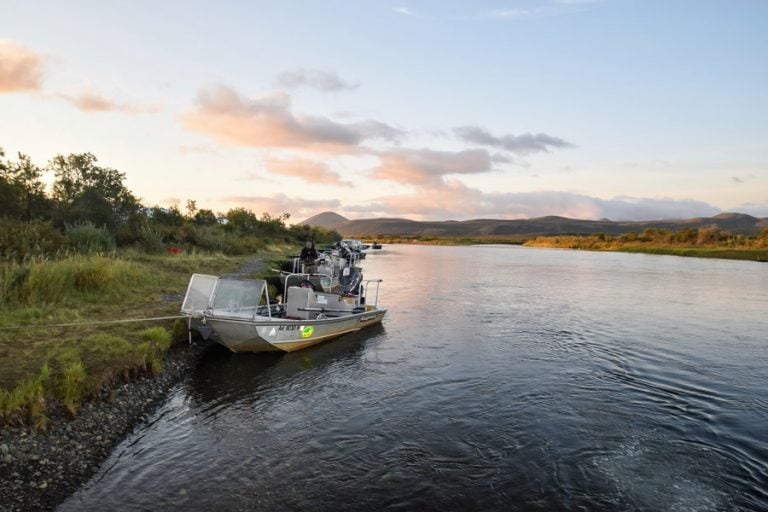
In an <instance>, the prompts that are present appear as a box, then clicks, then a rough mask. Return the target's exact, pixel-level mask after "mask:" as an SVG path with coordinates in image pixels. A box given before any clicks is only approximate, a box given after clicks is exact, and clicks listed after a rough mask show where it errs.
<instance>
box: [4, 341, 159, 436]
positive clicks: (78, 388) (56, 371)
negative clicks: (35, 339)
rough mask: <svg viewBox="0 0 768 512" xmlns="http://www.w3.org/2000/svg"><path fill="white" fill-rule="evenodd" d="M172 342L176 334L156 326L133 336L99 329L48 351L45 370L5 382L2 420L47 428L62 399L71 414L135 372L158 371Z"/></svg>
mask: <svg viewBox="0 0 768 512" xmlns="http://www.w3.org/2000/svg"><path fill="white" fill-rule="evenodd" d="M170 346H171V334H170V333H169V332H168V331H167V330H166V329H165V328H163V327H151V328H148V329H145V330H143V331H141V332H139V333H138V336H137V339H135V340H133V341H131V340H128V339H126V338H123V337H121V336H116V335H113V334H108V333H98V334H93V335H90V336H87V337H85V338H83V339H81V340H77V341H70V342H68V343H67V344H66V346H60V347H58V348H57V349H56V350H52V351H50V352H49V355H50V356H51V359H52V363H53V364H52V365H51V366H50V367H49V365H48V363H45V364H44V365H43V367H42V369H41V371H40V374H39V375H37V376H36V377H34V378H28V379H25V380H23V381H21V382H19V383H18V384H17V385H16V387H15V388H13V389H10V390H6V389H2V388H0V425H2V424H5V425H24V424H25V425H31V426H33V427H34V428H35V429H37V430H44V429H45V427H46V425H47V421H48V414H49V413H50V408H51V407H56V406H57V405H58V404H60V405H61V406H63V407H64V410H66V411H67V412H68V413H69V414H70V415H71V416H72V417H74V416H75V415H76V414H77V411H78V409H79V407H80V404H81V403H82V402H83V400H85V398H86V397H88V396H90V395H94V394H96V393H97V392H98V391H99V390H100V389H102V388H103V387H105V386H111V385H114V384H116V383H118V382H123V381H126V380H129V379H130V378H132V377H134V376H136V375H143V374H156V373H159V372H161V371H162V370H163V360H164V356H165V354H166V352H167V351H168V349H169V348H170Z"/></svg>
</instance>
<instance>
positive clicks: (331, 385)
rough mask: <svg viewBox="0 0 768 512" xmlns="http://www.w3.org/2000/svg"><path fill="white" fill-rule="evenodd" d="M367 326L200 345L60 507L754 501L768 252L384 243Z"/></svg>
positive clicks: (593, 505) (665, 505)
mask: <svg viewBox="0 0 768 512" xmlns="http://www.w3.org/2000/svg"><path fill="white" fill-rule="evenodd" d="M363 264H364V269H365V274H366V277H369V278H372V277H381V278H383V279H384V283H383V285H382V289H381V293H380V297H379V300H380V303H382V304H385V305H386V306H387V307H388V308H389V312H388V313H387V316H386V317H385V319H384V322H383V324H382V325H381V326H376V327H374V328H371V329H370V330H368V331H366V332H361V333H355V334H351V335H347V336H345V337H343V338H339V339H338V340H335V341H331V342H327V343H325V344H323V345H320V346H317V347H313V348H310V349H306V350H304V351H299V352H295V353H292V354H286V355H282V356H281V355H245V354H237V355H235V354H230V353H228V352H227V351H226V349H219V348H218V347H216V349H215V350H212V351H211V352H210V353H208V354H207V356H206V357H205V358H204V359H203V360H202V362H201V363H200V364H199V365H198V367H197V368H196V369H195V370H194V371H193V372H192V373H191V374H190V375H189V377H188V378H187V379H186V380H185V381H184V382H182V383H181V384H180V385H178V386H177V387H176V389H174V390H173V392H172V394H171V396H170V398H169V400H168V401H167V402H166V403H165V404H164V405H163V406H162V407H161V408H160V409H159V410H158V411H157V413H156V414H155V415H154V417H153V418H152V419H151V421H149V422H148V423H147V424H145V425H141V426H140V427H139V428H137V429H136V431H135V432H134V433H133V434H132V435H131V436H130V437H129V438H128V439H126V440H125V441H124V442H123V443H122V444H121V445H119V446H118V448H117V449H116V450H115V452H114V453H113V454H112V456H111V457H110V459H109V460H107V461H106V462H105V463H104V465H103V466H102V468H101V469H100V471H99V473H98V474H97V475H96V476H95V477H94V478H93V480H92V481H91V482H89V483H88V484H87V485H85V486H84V487H83V488H82V489H81V490H80V491H78V492H77V493H76V494H75V495H74V496H72V497H71V498H70V499H69V500H68V501H67V502H65V503H64V504H63V505H62V506H61V507H60V510H62V511H70V510H83V509H87V510H112V511H120V510H265V511H266V510H268V511H276V510H312V511H337V510H354V511H357V510H359V511H370V510H383V509H386V510H440V511H446V510H511V511H515V510H520V511H553V510H555V511H556V510H590V511H600V510H610V511H614V510H652V511H657V510H659V511H662V510H663V511H666V510H668V511H685V510H691V511H709V510H712V511H719V510H744V511H753V510H768V265H766V264H761V263H753V262H738V261H727V260H711V259H694V258H679V257H672V256H652V255H639V254H619V253H596V252H582V251H560V250H548V249H529V248H523V247H496V246H478V247H431V246H408V245H394V246H385V248H384V250H383V251H381V252H378V253H373V254H371V255H369V257H368V258H367V259H366V260H364V261H363Z"/></svg>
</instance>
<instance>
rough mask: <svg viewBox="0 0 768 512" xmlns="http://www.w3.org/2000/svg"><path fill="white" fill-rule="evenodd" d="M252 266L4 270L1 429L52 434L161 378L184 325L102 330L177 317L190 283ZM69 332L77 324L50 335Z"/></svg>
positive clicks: (134, 257) (234, 261)
mask: <svg viewBox="0 0 768 512" xmlns="http://www.w3.org/2000/svg"><path fill="white" fill-rule="evenodd" d="M285 251H290V248H289V247H288V246H286V247H279V248H278V247H273V248H272V252H271V253H264V255H263V256H261V255H260V256H261V257H264V258H268V257H269V254H277V253H280V252H285ZM245 259H247V257H243V256H238V257H236V256H225V255H222V254H219V253H204V252H185V253H182V254H176V255H147V254H144V253H138V252H122V253H120V254H119V255H118V254H107V255H75V256H70V257H64V258H61V259H57V260H46V259H40V260H34V259H32V260H27V261H24V262H21V263H19V262H5V263H0V424H7V425H22V424H27V425H33V426H34V427H36V428H38V429H44V428H45V426H46V423H47V421H48V417H49V416H50V415H51V414H54V413H64V414H68V415H75V414H77V409H78V407H79V406H80V405H81V404H82V402H83V401H84V400H87V399H88V398H89V397H90V396H93V395H95V394H96V393H97V392H98V391H99V390H100V389H102V388H103V387H104V386H109V385H112V384H114V383H116V382H121V381H124V380H127V379H131V378H134V377H136V376H138V375H144V374H148V373H155V372H158V371H160V370H161V369H162V365H163V359H164V356H165V353H166V352H167V350H168V349H169V347H170V346H171V345H172V344H173V343H179V342H184V341H185V340H186V339H187V331H186V324H185V323H184V322H183V320H166V321H160V322H137V323H115V324H104V323H96V322H100V321H105V320H120V319H136V318H151V317H161V316H173V315H177V314H178V311H179V307H180V304H181V299H182V295H183V293H184V292H185V290H186V285H187V282H188V280H189V276H190V274H192V273H193V272H199V273H210V274H222V273H228V272H234V271H236V270H237V269H238V267H239V266H240V265H241V264H242V262H243V261H244V260H245ZM62 323H66V324H73V323H76V324H79V325H75V326H66V327H50V325H51V324H62ZM19 326H24V327H22V328H18V327H19ZM46 326H48V327H46Z"/></svg>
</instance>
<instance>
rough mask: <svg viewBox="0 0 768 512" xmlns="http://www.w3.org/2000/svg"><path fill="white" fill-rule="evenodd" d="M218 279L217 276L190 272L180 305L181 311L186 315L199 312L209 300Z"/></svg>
mask: <svg viewBox="0 0 768 512" xmlns="http://www.w3.org/2000/svg"><path fill="white" fill-rule="evenodd" d="M218 280H219V278H218V277H217V276H207V275H204V274H192V278H191V279H190V280H189V286H187V294H186V296H185V297H184V303H183V304H182V305H181V312H182V313H185V314H187V315H195V314H200V313H202V311H203V310H204V309H205V308H207V307H208V305H209V304H210V302H211V295H212V294H213V289H214V288H215V287H216V282H217V281H218Z"/></svg>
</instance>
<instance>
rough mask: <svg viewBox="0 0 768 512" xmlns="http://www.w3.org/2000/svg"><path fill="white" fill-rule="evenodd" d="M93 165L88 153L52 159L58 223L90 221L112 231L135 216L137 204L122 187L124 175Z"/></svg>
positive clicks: (59, 156)
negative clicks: (58, 209) (59, 215)
mask: <svg viewBox="0 0 768 512" xmlns="http://www.w3.org/2000/svg"><path fill="white" fill-rule="evenodd" d="M96 161H97V159H96V157H95V156H94V155H93V154H91V153H80V154H70V155H68V156H66V157H65V156H63V155H57V156H56V157H54V158H53V160H51V162H50V163H49V168H50V169H51V170H52V171H53V172H54V173H55V176H56V181H55V182H54V184H53V198H54V200H56V202H57V204H58V206H59V208H60V211H61V213H62V218H61V219H59V220H60V221H64V222H67V223H73V222H78V221H85V220H90V221H92V222H94V223H100V224H103V225H105V226H106V227H107V228H109V229H111V230H114V228H115V227H116V226H117V225H119V224H120V223H121V222H125V221H126V220H127V219H128V218H129V217H130V216H131V215H132V214H134V213H136V212H137V211H138V210H139V208H140V204H139V201H138V199H137V198H136V197H135V196H134V195H133V194H132V193H131V191H130V190H128V188H127V187H126V186H125V185H124V184H123V180H124V179H125V174H124V173H121V172H119V171H117V170H115V169H110V168H108V167H99V166H97V165H96ZM105 205H108V207H109V212H107V209H106V208H105ZM97 219H98V220H97Z"/></svg>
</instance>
